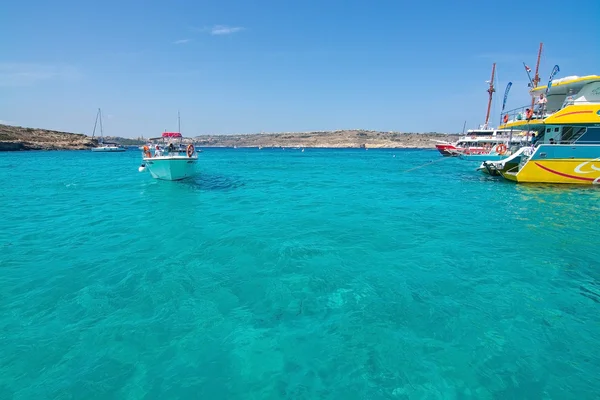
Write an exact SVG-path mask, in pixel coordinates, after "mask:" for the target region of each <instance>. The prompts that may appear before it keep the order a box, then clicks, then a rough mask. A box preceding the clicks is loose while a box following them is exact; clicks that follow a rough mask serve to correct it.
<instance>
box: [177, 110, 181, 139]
mask: <svg viewBox="0 0 600 400" xmlns="http://www.w3.org/2000/svg"><path fill="white" fill-rule="evenodd" d="M177 132H179V133H181V118H180V117H179V110H177Z"/></svg>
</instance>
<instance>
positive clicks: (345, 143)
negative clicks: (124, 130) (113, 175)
mask: <svg viewBox="0 0 600 400" xmlns="http://www.w3.org/2000/svg"><path fill="white" fill-rule="evenodd" d="M457 138H458V135H456V134H445V133H436V132H430V133H404V132H380V131H370V130H361V129H353V130H338V131H318V132H286V133H255V134H237V135H200V136H196V137H194V138H193V141H194V142H195V143H196V144H197V145H198V146H200V147H264V148H270V147H271V148H272V147H308V148H311V147H312V148H370V149H376V148H389V149H396V148H413V149H432V148H434V147H435V143H436V141H455V140H456V139H457ZM105 140H110V141H113V142H116V143H119V144H121V145H124V146H136V145H141V144H144V141H143V140H136V139H128V138H119V137H105ZM97 144H98V142H97V140H96V139H92V138H91V137H90V136H86V135H84V134H79V133H69V132H60V131H53V130H47V129H37V128H24V127H20V126H9V125H0V151H20V150H88V149H91V148H92V147H95V146H97Z"/></svg>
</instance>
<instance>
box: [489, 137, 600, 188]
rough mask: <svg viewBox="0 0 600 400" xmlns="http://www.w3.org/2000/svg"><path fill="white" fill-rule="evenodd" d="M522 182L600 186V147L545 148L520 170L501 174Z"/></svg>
mask: <svg viewBox="0 0 600 400" xmlns="http://www.w3.org/2000/svg"><path fill="white" fill-rule="evenodd" d="M501 174H502V176H503V177H504V178H505V179H508V180H510V181H513V182H518V183H566V184H578V185H582V184H583V185H598V184H600V145H542V146H540V147H539V148H538V149H537V151H536V152H535V153H534V154H533V155H532V157H531V158H530V159H529V160H527V162H526V163H525V164H524V165H523V166H522V167H521V168H519V169H518V170H517V169H516V168H515V169H513V170H508V171H504V172H501Z"/></svg>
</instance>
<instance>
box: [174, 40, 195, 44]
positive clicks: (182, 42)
mask: <svg viewBox="0 0 600 400" xmlns="http://www.w3.org/2000/svg"><path fill="white" fill-rule="evenodd" d="M191 41H192V40H191V39H179V40H176V41H174V42H173V44H186V43H189V42H191Z"/></svg>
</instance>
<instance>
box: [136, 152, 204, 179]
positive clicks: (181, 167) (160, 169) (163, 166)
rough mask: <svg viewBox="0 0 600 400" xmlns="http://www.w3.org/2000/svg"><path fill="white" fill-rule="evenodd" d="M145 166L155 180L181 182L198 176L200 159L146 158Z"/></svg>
mask: <svg viewBox="0 0 600 400" xmlns="http://www.w3.org/2000/svg"><path fill="white" fill-rule="evenodd" d="M143 160H144V165H145V167H146V169H148V171H149V172H150V174H151V175H152V177H153V178H155V179H160V180H164V181H179V180H182V179H186V178H190V177H193V176H194V175H196V173H197V170H196V167H197V163H198V157H152V158H148V157H144V158H143Z"/></svg>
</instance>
